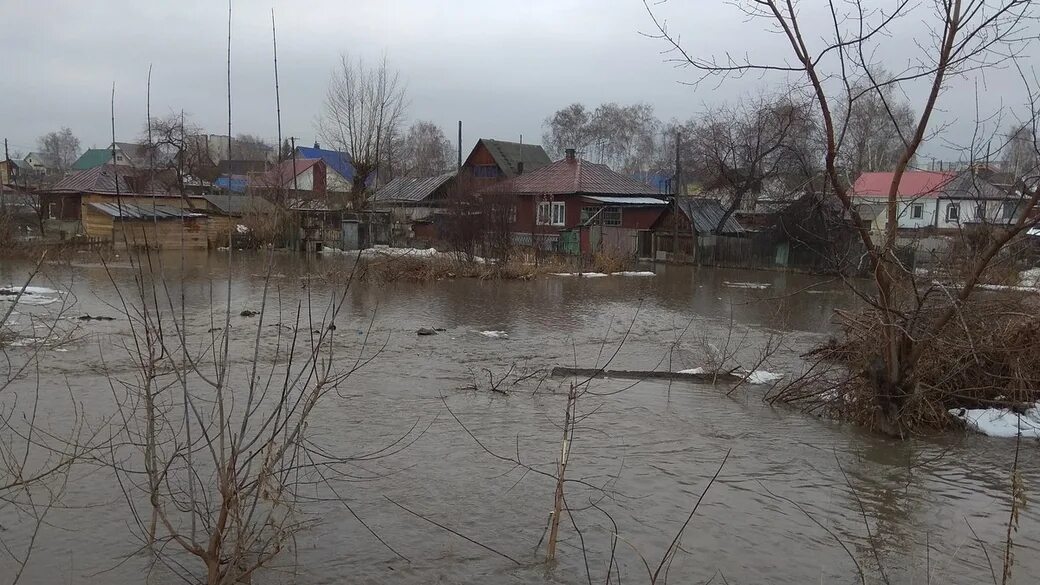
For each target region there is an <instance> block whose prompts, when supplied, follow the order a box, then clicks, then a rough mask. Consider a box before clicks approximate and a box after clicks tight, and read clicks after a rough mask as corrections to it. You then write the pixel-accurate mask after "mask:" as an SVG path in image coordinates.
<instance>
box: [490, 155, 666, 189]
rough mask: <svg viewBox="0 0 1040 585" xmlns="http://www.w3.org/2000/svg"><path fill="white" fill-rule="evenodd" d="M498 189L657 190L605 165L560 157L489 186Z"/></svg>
mask: <svg viewBox="0 0 1040 585" xmlns="http://www.w3.org/2000/svg"><path fill="white" fill-rule="evenodd" d="M491 190H494V191H498V192H501V193H515V194H530V195H573V194H580V195H622V196H631V195H636V196H638V195H657V194H658V193H657V190H656V189H654V188H653V187H651V186H649V185H647V184H646V183H641V182H639V181H637V180H635V179H633V178H632V177H628V176H625V175H622V174H621V173H617V172H614V171H612V170H610V168H609V167H607V165H600V164H595V163H591V162H589V161H586V160H582V159H580V158H575V159H563V160H559V161H556V162H554V163H552V164H551V165H549V166H546V167H542V168H540V169H538V170H536V171H533V172H531V173H527V172H525V173H524V174H522V175H520V176H517V177H514V178H512V179H509V180H507V181H505V182H503V183H499V184H498V185H495V186H493V187H491Z"/></svg>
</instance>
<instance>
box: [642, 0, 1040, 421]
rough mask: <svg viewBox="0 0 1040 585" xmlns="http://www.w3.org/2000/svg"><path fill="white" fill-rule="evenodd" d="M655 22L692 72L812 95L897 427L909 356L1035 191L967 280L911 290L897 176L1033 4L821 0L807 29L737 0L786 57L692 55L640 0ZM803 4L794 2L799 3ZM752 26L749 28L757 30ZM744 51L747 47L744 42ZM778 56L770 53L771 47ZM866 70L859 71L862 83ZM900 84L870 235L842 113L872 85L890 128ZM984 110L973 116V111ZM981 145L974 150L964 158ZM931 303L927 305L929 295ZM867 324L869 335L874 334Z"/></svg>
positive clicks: (919, 396)
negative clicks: (880, 63)
mask: <svg viewBox="0 0 1040 585" xmlns="http://www.w3.org/2000/svg"><path fill="white" fill-rule="evenodd" d="M644 5H645V6H646V9H647V12H648V13H649V14H650V17H651V20H652V22H653V24H654V26H655V28H656V32H655V33H654V34H653V36H655V37H656V38H658V39H660V40H662V42H664V43H666V44H667V45H668V46H669V48H670V51H671V55H672V58H673V59H674V60H675V62H677V63H679V64H681V65H682V66H684V67H687V68H689V69H692V70H693V71H695V72H697V73H698V80H703V79H707V78H711V77H715V78H717V79H722V80H725V79H727V78H732V77H737V76H741V75H746V74H761V75H769V74H780V75H784V76H786V77H788V78H789V79H794V80H798V81H799V82H800V83H801V84H802V85H803V86H804V87H806V89H807V90H808V91H809V92H810V93H811V95H812V96H813V101H814V102H815V103H816V106H817V108H818V111H819V115H820V117H821V121H822V125H823V132H824V137H825V140H826V148H825V149H824V169H825V172H826V176H827V179H828V182H829V183H830V190H831V191H832V192H833V194H834V197H836V198H837V201H838V202H840V205H841V207H842V208H843V210H844V212H845V213H846V214H847V215H848V216H849V217H850V218H851V220H852V223H851V225H850V229H852V230H855V232H856V233H857V234H858V235H859V238H860V239H861V241H862V243H863V246H864V248H865V249H866V258H867V259H868V260H869V262H870V264H871V267H872V269H873V270H872V273H873V277H874V290H873V293H872V294H869V295H866V296H865V298H866V300H867V301H868V302H869V303H870V305H871V306H872V308H873V311H874V313H873V315H874V318H875V319H876V320H877V321H876V324H877V327H876V328H873V329H872V331H874V332H876V335H877V351H876V353H875V354H874V356H873V357H872V359H869V360H865V362H866V363H868V364H869V365H868V366H866V367H865V369H864V371H863V375H864V377H865V378H866V379H867V380H869V381H870V384H871V386H872V387H873V403H874V407H875V409H876V413H877V425H878V426H879V427H880V428H883V429H885V430H888V431H889V432H894V433H899V434H902V433H904V432H905V426H904V425H903V424H902V422H903V421H904V420H905V419H904V418H903V417H904V414H903V413H904V410H905V408H906V406H907V405H908V404H914V403H921V404H927V403H928V401H927V396H926V393H927V391H928V389H927V388H926V387H924V386H922V385H920V384H918V380H917V379H916V372H915V366H916V365H917V363H918V362H919V360H920V359H921V357H922V355H923V354H924V352H925V351H926V350H927V349H928V347H929V346H930V344H931V343H932V341H933V340H934V339H935V338H936V336H937V335H938V334H940V333H941V332H942V331H943V330H944V329H945V328H946V327H947V326H948V325H949V324H950V323H951V321H952V320H953V319H954V318H955V317H956V316H957V315H958V313H959V308H960V307H961V306H962V305H963V304H964V303H965V302H966V301H967V300H968V299H969V298H970V297H971V296H972V294H973V292H974V291H975V290H976V285H977V284H979V282H980V278H981V277H982V275H983V273H984V272H985V271H986V270H987V268H988V267H989V266H990V263H991V261H992V260H993V259H994V258H995V257H996V256H997V255H998V254H999V253H1000V252H1001V250H1002V249H1003V248H1004V247H1005V246H1006V245H1007V244H1008V243H1009V242H1011V241H1012V240H1013V239H1014V238H1015V237H1016V236H1018V235H1019V234H1021V233H1022V232H1024V231H1025V230H1026V229H1028V228H1029V227H1031V226H1032V225H1033V224H1034V223H1035V219H1034V216H1035V213H1034V211H1035V209H1036V206H1037V202H1038V199H1040V191H1038V190H1037V189H1036V188H1035V187H1034V188H1032V189H1028V190H1027V191H1026V192H1025V195H1024V197H1023V199H1022V203H1023V205H1022V207H1023V210H1022V211H1023V212H1022V213H1021V214H1020V215H1018V217H1017V219H1014V220H1013V221H1011V222H1009V223H1008V224H1007V225H1005V226H1004V227H1003V228H1002V229H1000V230H999V231H998V232H997V233H995V234H994V235H993V237H992V238H991V239H989V241H988V242H987V243H986V244H985V245H984V246H983V247H982V248H981V249H980V250H979V252H978V253H977V254H976V255H974V256H973V257H972V258H971V259H970V261H969V262H967V263H966V266H967V268H966V269H965V270H964V272H963V282H961V283H959V286H958V287H957V288H956V289H954V290H938V291H937V290H936V289H935V288H934V287H926V288H925V289H923V290H922V289H921V288H919V287H918V286H917V285H918V282H917V280H916V279H915V278H914V274H913V269H912V267H909V266H907V265H905V264H904V263H902V262H901V261H900V260H899V257H898V256H897V253H896V252H897V244H898V225H899V224H898V217H899V213H900V206H899V198H898V194H899V190H900V184H901V181H902V178H903V176H904V174H905V173H906V171H907V170H908V168H909V167H910V164H911V162H912V161H913V160H914V157H915V156H916V155H917V153H918V150H919V148H920V147H921V145H922V143H923V142H924V141H925V139H926V138H928V137H929V135H930V134H931V133H932V131H933V130H934V126H935V121H934V119H933V118H934V117H935V114H936V113H937V111H938V108H939V104H940V101H941V99H942V98H943V96H944V95H948V93H949V91H948V90H949V89H950V87H951V84H952V83H953V82H954V81H955V80H956V79H958V78H960V79H963V78H965V77H968V78H970V77H972V76H980V75H983V74H985V73H986V72H987V71H988V70H991V69H992V68H994V67H1000V66H1009V65H1015V64H1016V63H1017V58H1018V56H1019V55H1021V54H1022V53H1023V51H1024V50H1025V48H1026V46H1027V44H1028V43H1030V42H1031V41H1032V40H1033V39H1034V38H1035V35H1032V34H1030V31H1032V30H1035V27H1036V26H1037V22H1036V21H1037V14H1036V8H1035V6H1034V3H1031V2H1028V1H1024V0H936V1H933V2H924V3H912V2H902V1H901V2H897V3H895V4H894V5H893V6H892V7H890V8H889V9H887V10H879V9H873V8H872V7H870V6H868V5H867V3H866V2H863V1H862V0H854V1H852V2H836V1H834V0H828V1H826V2H820V8H821V10H822V11H823V12H824V13H825V14H828V15H830V16H831V19H830V21H831V25H830V26H827V27H824V28H823V29H810V28H807V27H806V23H805V21H803V19H802V18H801V15H802V14H803V13H804V12H803V11H804V7H802V6H800V5H799V6H798V7H796V3H795V2H794V1H793V0H757V1H755V2H752V3H749V4H738V5H736V7H737V8H738V9H739V10H742V11H743V13H744V15H745V17H746V22H747V23H748V26H749V27H757V23H762V24H763V25H764V28H765V29H766V30H769V31H774V32H777V33H778V34H779V38H780V39H782V42H783V44H784V45H785V51H786V55H787V56H788V57H787V58H786V59H785V58H780V59H778V60H763V61H757V60H755V59H753V58H752V57H751V56H750V55H748V56H746V57H743V58H738V57H735V56H734V55H736V54H737V53H738V51H730V52H727V51H726V50H725V49H724V48H723V49H720V55H723V56H720V57H714V56H708V57H700V56H697V55H695V54H694V53H692V52H690V51H688V50H687V49H686V47H685V46H684V45H683V44H681V43H680V41H679V37H678V36H677V35H676V34H674V33H673V32H672V31H671V30H670V29H669V27H668V26H667V24H666V23H665V21H664V20H663V18H662V17H661V16H659V11H660V7H659V6H657V7H651V4H650V3H649V2H648V1H646V0H644ZM800 9H801V11H800ZM905 19H909V20H913V21H914V22H915V27H916V29H915V30H916V31H917V32H918V34H917V37H916V38H918V39H921V40H920V42H918V43H917V45H916V46H917V51H918V52H917V54H915V55H910V56H908V58H907V59H906V60H905V62H906V63H907V65H906V67H905V69H903V70H900V71H897V72H896V73H894V74H893V75H891V76H890V77H887V78H879V77H878V76H876V75H875V72H876V71H877V65H876V64H875V63H873V62H872V61H871V60H870V58H871V57H872V56H873V55H875V54H876V53H875V51H876V50H877V49H878V48H879V47H880V46H881V45H882V44H884V43H887V42H888V39H889V38H890V36H891V35H892V34H894V28H895V25H894V23H896V22H898V21H901V20H905ZM758 30H761V29H760V28H750V31H749V33H750V32H757V31H758ZM739 53H740V54H745V53H744V52H743V50H741V51H739ZM774 54H775V53H774ZM864 80H865V81H864ZM1022 82H1023V86H1024V87H1025V88H1026V93H1027V95H1026V98H1025V99H1024V100H1023V101H1025V103H1026V104H1028V105H1029V107H1030V112H1031V119H1033V120H1035V119H1036V112H1037V108H1036V105H1037V99H1036V89H1035V85H1036V84H1035V79H1033V80H1030V79H1029V77H1028V76H1026V75H1022ZM889 86H894V87H896V94H897V95H901V94H904V93H905V94H907V95H909V94H910V91H909V89H910V88H912V87H917V88H919V89H920V90H921V95H923V96H924V97H923V99H922V100H921V102H920V103H919V104H917V105H916V106H915V107H914V110H915V111H917V112H918V113H917V116H916V118H915V120H914V123H913V124H912V125H911V126H910V127H909V128H907V129H906V131H905V132H903V133H902V135H901V142H902V144H903V148H902V149H901V152H900V153H899V156H898V157H897V158H896V160H895V164H894V165H893V166H892V169H891V170H892V171H893V177H892V182H891V185H890V188H889V191H888V197H887V203H886V204H885V212H884V217H885V219H886V221H885V223H884V227H883V229H882V234H881V236H880V237H879V238H878V239H875V238H873V237H872V234H871V229H870V226H869V224H867V223H865V222H863V221H862V219H861V218H860V215H859V213H858V211H857V209H856V205H855V202H854V200H853V194H852V193H851V192H850V189H849V187H848V185H847V183H846V181H844V180H843V178H842V177H841V173H840V161H841V160H842V159H843V157H845V156H846V154H845V151H846V149H848V144H849V142H848V141H847V140H845V136H844V129H843V127H842V124H841V121H842V120H843V119H848V118H849V114H848V111H846V112H845V113H843V112H841V111H840V104H843V103H844V104H845V107H846V110H848V109H850V108H852V107H853V104H855V103H856V101H857V98H860V97H862V96H863V95H866V94H869V93H873V94H875V95H876V96H877V98H878V99H879V100H880V101H881V103H882V105H883V106H884V111H885V114H886V115H887V116H888V117H889V118H890V120H891V121H892V125H893V126H894V127H897V128H898V127H899V126H900V124H899V121H898V120H899V116H898V114H896V113H895V111H894V110H893V104H891V103H890V102H889V100H888V96H889V95H891V94H890V93H888V90H887V87H889ZM984 118H985V116H984V115H982V114H980V116H979V118H978V119H979V121H980V122H981V121H982V120H983V119H984ZM977 154H978V153H977V152H970V153H969V155H970V156H969V158H974V157H975V156H976V155H977ZM926 303H927V304H928V305H929V307H930V308H934V307H935V306H936V305H937V306H938V307H939V308H938V309H935V310H927V311H924V310H922V308H923V307H924V306H925V305H926ZM872 334H874V333H872Z"/></svg>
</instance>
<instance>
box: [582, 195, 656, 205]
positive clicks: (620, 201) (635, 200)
mask: <svg viewBox="0 0 1040 585" xmlns="http://www.w3.org/2000/svg"><path fill="white" fill-rule="evenodd" d="M585 199H591V200H593V201H597V202H599V203H606V204H608V205H668V202H667V201H665V200H664V199H658V198H656V197H595V196H586V197H585Z"/></svg>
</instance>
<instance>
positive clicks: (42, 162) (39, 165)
mask: <svg viewBox="0 0 1040 585" xmlns="http://www.w3.org/2000/svg"><path fill="white" fill-rule="evenodd" d="M23 160H24V161H25V162H26V163H28V165H29V166H30V167H32V170H33V172H34V173H38V174H41V175H42V174H45V173H47V171H49V170H50V169H51V167H52V166H53V165H52V164H51V162H50V159H48V158H47V157H46V156H44V155H42V154H40V153H38V152H30V153H29V154H27V155H25V158H24V159H23Z"/></svg>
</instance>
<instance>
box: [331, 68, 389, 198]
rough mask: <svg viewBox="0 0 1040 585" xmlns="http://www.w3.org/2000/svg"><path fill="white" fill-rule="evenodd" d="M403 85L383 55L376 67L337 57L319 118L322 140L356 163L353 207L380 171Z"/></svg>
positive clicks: (352, 191)
mask: <svg viewBox="0 0 1040 585" xmlns="http://www.w3.org/2000/svg"><path fill="white" fill-rule="evenodd" d="M405 106H406V103H405V87H404V82H403V81H402V80H401V78H400V75H399V74H398V73H397V72H396V71H394V70H392V69H390V64H389V62H388V61H387V59H386V57H384V58H383V59H382V60H381V61H379V62H378V64H376V65H375V66H374V67H370V66H368V65H366V64H365V62H364V61H363V60H362V59H360V58H359V59H357V60H352V59H351V58H350V57H349V56H348V55H342V56H341V57H340V63H339V66H338V67H337V68H336V69H335V70H334V71H333V72H332V77H331V79H330V80H329V86H328V90H327V91H326V94H325V107H324V112H323V113H322V115H321V117H320V118H319V121H318V125H319V133H320V134H321V137H322V140H323V141H325V142H326V143H327V144H328V145H330V146H332V147H333V148H335V149H336V150H340V151H343V152H347V153H349V154H350V157H351V162H352V163H353V165H354V179H353V186H352V190H351V205H352V207H353V208H354V209H356V210H360V209H362V208H363V207H364V205H365V189H366V187H367V185H368V183H369V180H370V179H371V178H372V177H373V176H374V174H375V173H377V172H378V171H379V170H380V169H379V167H380V161H382V160H383V156H382V154H383V151H384V150H385V149H386V147H387V144H388V142H389V140H390V139H391V138H392V137H393V136H395V135H396V134H397V132H398V130H399V127H400V125H401V123H402V122H403V119H404V114H405Z"/></svg>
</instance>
